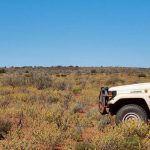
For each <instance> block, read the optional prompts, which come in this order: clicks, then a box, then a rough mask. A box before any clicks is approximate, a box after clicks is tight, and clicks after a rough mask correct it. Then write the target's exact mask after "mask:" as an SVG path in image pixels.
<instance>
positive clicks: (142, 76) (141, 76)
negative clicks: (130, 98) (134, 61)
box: [138, 73, 146, 78]
mask: <svg viewBox="0 0 150 150" xmlns="http://www.w3.org/2000/svg"><path fill="white" fill-rule="evenodd" d="M138 77H139V78H146V74H144V73H141V74H139V75H138Z"/></svg>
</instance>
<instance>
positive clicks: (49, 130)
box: [0, 66, 150, 150]
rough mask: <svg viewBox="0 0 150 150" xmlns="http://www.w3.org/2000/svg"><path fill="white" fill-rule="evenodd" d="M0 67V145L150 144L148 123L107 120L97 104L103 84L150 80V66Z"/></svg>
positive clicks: (80, 149)
mask: <svg viewBox="0 0 150 150" xmlns="http://www.w3.org/2000/svg"><path fill="white" fill-rule="evenodd" d="M0 70H1V71H0V129H1V133H2V135H3V138H4V139H3V140H1V141H0V149H4V150H5V149H6V150H10V149H12V150H15V149H16V150H17V149H18V150H19V149H22V150H26V149H39V150H46V149H48V150H49V149H72V150H73V149H77V150H92V149H93V150H94V149H98V150H109V149H114V150H116V149H132V150H134V149H135V150H136V149H150V145H149V142H150V140H149V139H150V132H149V130H150V128H149V127H148V126H146V125H142V126H141V127H140V128H139V127H136V126H134V125H131V126H128V127H126V126H125V125H122V126H119V127H116V126H115V125H114V123H113V118H111V120H112V123H111V125H110V124H109V121H108V118H104V117H103V116H101V115H100V114H99V112H98V108H97V102H98V95H99V90H100V87H101V86H115V85H122V84H129V83H139V82H149V81H150V77H149V73H150V69H138V68H111V67H109V68H104V67H100V68H80V67H72V66H70V67H61V66H58V67H52V68H42V67H35V68H33V67H23V68H15V67H12V68H1V69H0ZM106 121H108V123H107V124H106V125H105V126H104V125H103V122H104V123H106Z"/></svg>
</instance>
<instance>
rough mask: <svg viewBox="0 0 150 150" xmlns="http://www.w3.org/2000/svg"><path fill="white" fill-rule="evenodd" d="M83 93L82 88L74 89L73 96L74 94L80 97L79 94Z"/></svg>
mask: <svg viewBox="0 0 150 150" xmlns="http://www.w3.org/2000/svg"><path fill="white" fill-rule="evenodd" d="M81 91H82V89H81V88H74V89H73V94H74V95H78V94H80V93H81Z"/></svg>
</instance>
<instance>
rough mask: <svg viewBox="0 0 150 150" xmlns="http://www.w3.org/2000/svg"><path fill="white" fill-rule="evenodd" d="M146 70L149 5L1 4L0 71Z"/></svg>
mask: <svg viewBox="0 0 150 150" xmlns="http://www.w3.org/2000/svg"><path fill="white" fill-rule="evenodd" d="M57 65H62V66H69V65H73V66H124V67H150V1H149V0H0V66H7V67H9V66H57Z"/></svg>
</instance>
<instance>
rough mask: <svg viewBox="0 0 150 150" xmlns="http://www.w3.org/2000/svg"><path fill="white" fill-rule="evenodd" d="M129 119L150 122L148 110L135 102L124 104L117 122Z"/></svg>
mask: <svg viewBox="0 0 150 150" xmlns="http://www.w3.org/2000/svg"><path fill="white" fill-rule="evenodd" d="M129 120H133V121H143V122H145V123H147V122H148V115H147V113H146V111H145V110H144V109H143V108H142V107H140V106H138V105H135V104H129V105H125V106H123V107H122V108H121V109H120V110H119V111H118V112H117V114H116V124H119V123H121V122H126V121H129Z"/></svg>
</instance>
